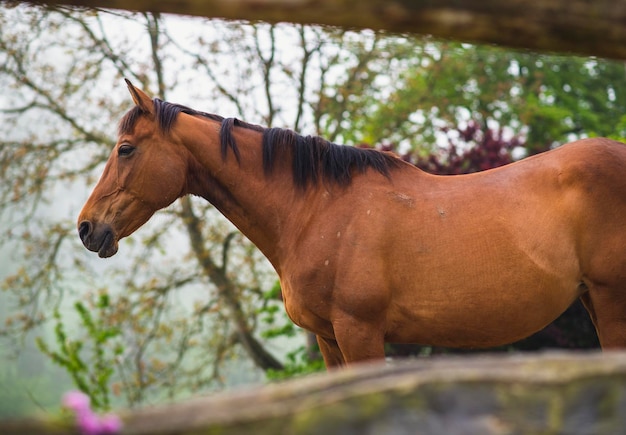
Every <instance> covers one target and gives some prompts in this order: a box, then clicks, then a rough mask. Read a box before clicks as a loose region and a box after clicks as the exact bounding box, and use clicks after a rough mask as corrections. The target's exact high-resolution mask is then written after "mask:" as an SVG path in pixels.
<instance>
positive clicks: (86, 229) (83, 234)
mask: <svg viewBox="0 0 626 435" xmlns="http://www.w3.org/2000/svg"><path fill="white" fill-rule="evenodd" d="M92 230H93V226H92V225H91V222H89V221H82V222H81V223H80V224H78V235H79V237H80V240H82V241H83V242H85V240H86V239H87V237H89V235H91V231H92Z"/></svg>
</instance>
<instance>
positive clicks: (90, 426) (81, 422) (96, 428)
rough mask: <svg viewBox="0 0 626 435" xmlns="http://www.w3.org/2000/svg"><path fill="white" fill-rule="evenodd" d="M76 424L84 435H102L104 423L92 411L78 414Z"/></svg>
mask: <svg viewBox="0 0 626 435" xmlns="http://www.w3.org/2000/svg"><path fill="white" fill-rule="evenodd" d="M76 424H77V426H78V428H79V429H80V432H81V433H82V434H83V435H101V434H102V423H101V422H100V419H99V418H98V416H97V415H96V414H94V413H93V412H92V411H91V409H90V410H88V411H85V412H81V413H77V414H76Z"/></svg>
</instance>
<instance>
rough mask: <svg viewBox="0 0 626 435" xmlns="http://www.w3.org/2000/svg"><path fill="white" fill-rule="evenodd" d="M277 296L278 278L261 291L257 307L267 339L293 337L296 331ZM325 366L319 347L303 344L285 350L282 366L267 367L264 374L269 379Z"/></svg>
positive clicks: (277, 339)
mask: <svg viewBox="0 0 626 435" xmlns="http://www.w3.org/2000/svg"><path fill="white" fill-rule="evenodd" d="M280 299H281V289H280V282H279V281H276V282H275V283H274V285H273V286H272V288H271V289H270V290H268V291H266V292H264V293H263V304H262V305H261V308H260V309H259V314H260V320H261V322H262V323H263V331H262V332H261V336H262V337H263V338H265V339H267V340H275V341H280V340H285V339H287V338H292V337H294V336H295V335H296V334H297V333H298V331H299V328H298V327H297V326H295V325H294V324H293V322H291V320H290V319H289V318H288V317H287V314H286V313H285V309H284V308H283V306H282V305H283V304H282V303H279V301H280ZM324 367H325V366H324V361H323V360H322V358H321V355H320V353H319V349H317V348H316V347H315V348H312V346H307V345H302V346H299V347H297V348H296V349H295V350H293V351H291V352H288V353H287V355H286V356H285V361H283V369H282V370H274V369H268V370H266V371H265V375H266V376H267V378H268V379H269V380H272V381H275V380H281V379H287V378H291V377H294V376H300V375H305V374H309V373H314V372H318V371H321V370H323V369H324Z"/></svg>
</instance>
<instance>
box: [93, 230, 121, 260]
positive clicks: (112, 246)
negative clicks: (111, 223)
mask: <svg viewBox="0 0 626 435" xmlns="http://www.w3.org/2000/svg"><path fill="white" fill-rule="evenodd" d="M116 253H117V243H115V237H114V236H113V233H112V232H111V231H107V233H106V234H105V236H104V238H103V239H102V244H101V245H100V248H99V249H98V257H100V258H108V257H112V256H113V255H115V254H116Z"/></svg>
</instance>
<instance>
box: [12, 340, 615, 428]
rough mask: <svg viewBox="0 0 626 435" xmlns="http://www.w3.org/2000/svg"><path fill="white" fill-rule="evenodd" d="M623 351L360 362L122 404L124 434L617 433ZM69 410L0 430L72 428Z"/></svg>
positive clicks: (16, 423) (17, 423) (15, 422)
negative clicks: (155, 402)
mask: <svg viewBox="0 0 626 435" xmlns="http://www.w3.org/2000/svg"><path fill="white" fill-rule="evenodd" d="M625 403H626V353H623V352H621V353H618V352H608V353H605V354H600V353H585V354H581V353H548V354H536V353H530V354H525V355H524V354H513V355H505V354H499V355H489V356H473V357H469V356H468V357H463V358H431V359H418V360H415V361H412V362H404V363H399V364H397V365H393V366H361V367H354V368H350V369H347V370H340V371H339V370H338V371H335V372H332V373H330V374H320V375H313V376H308V377H306V378H301V379H294V380H291V381H288V382H283V383H279V384H274V385H269V386H264V387H257V388H247V389H240V390H236V391H230V392H225V393H220V394H216V395H213V396H206V397H197V398H195V399H192V400H189V401H186V402H180V403H176V404H171V405H161V406H155V407H148V408H143V409H138V410H129V411H126V412H124V413H122V414H121V418H122V420H123V421H124V430H123V431H122V433H123V434H128V435H185V434H209V433H211V434H213V433H215V434H217V433H220V434H230V435H245V434H255V435H275V434H324V435H343V434H356V433H385V434H407V433H420V434H422V435H440V434H455V433H474V434H482V435H497V434H503V433H524V434H535V433H554V434H556V433H566V434H569V435H583V434H591V433H593V434H597V433H606V434H608V433H611V434H613V433H623V432H624V428H625V427H626V413H624V404H625ZM77 433H78V431H77V428H75V427H74V426H73V425H72V423H71V421H69V420H65V421H62V420H18V421H16V420H14V421H4V422H2V421H0V434H3V435H63V434H68V435H69V434H77Z"/></svg>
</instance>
